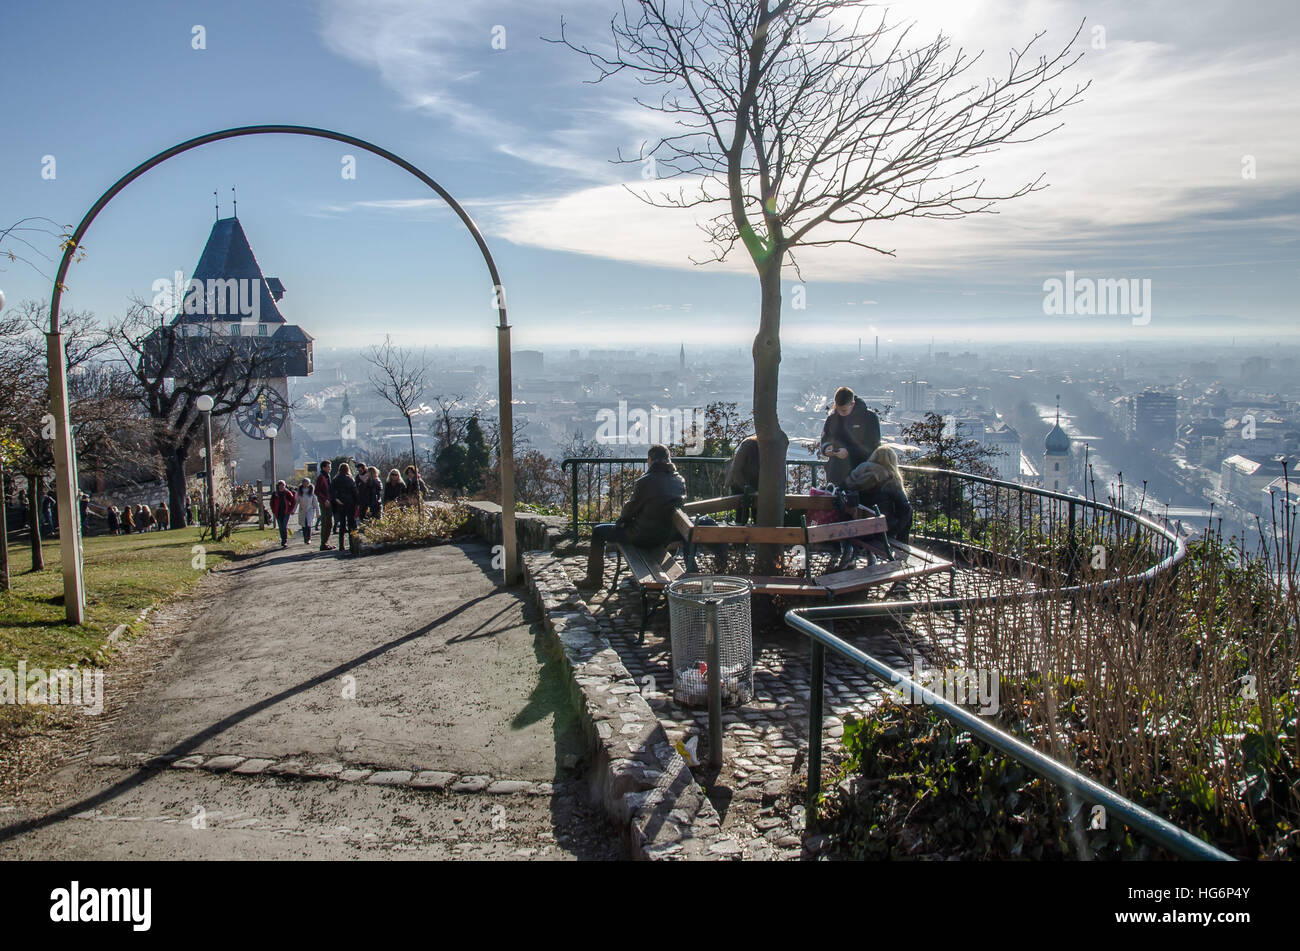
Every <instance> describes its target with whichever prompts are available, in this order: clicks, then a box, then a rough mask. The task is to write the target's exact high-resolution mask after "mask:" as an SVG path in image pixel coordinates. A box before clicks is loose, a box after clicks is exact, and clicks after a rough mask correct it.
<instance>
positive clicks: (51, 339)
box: [46, 125, 517, 624]
mask: <svg viewBox="0 0 1300 951" xmlns="http://www.w3.org/2000/svg"><path fill="white" fill-rule="evenodd" d="M246 135H305V136H311V137H313V138H318V139H330V140H333V141H335V142H343V143H345V144H347V145H351V146H354V147H355V148H358V149H361V150H363V151H366V152H370V153H371V154H373V155H378V156H379V157H380V158H383V159H387V160H388V161H389V162H391V163H393V164H394V165H396V166H397V167H398V168H402V169H405V170H406V171H407V172H409V173H411V174H412V175H414V176H415V177H416V178H418V179H419V180H420V181H421V182H423V183H424V184H425V185H427V186H429V188H431V189H432V190H433V191H434V193H435V194H437V196H438V197H439V198H441V199H442V200H443V201H445V202H446V203H447V205H448V206H449V207H450V208H451V210H452V211H454V212H455V213H456V215H457V217H459V218H460V220H461V223H462V224H464V225H465V227H466V228H467V229H468V230H469V233H470V234H471V235H472V236H473V238H474V242H475V243H476V244H477V245H478V249H479V251H480V252H481V253H482V255H483V260H484V262H485V263H486V264H487V268H488V274H489V275H490V276H491V278H492V288H493V298H494V300H495V302H496V305H497V315H498V324H497V330H498V352H497V353H498V365H499V374H500V380H499V383H500V387H499V389H500V392H499V393H498V408H499V412H500V417H501V500H502V507H501V508H502V513H501V515H502V518H501V522H502V525H501V527H502V543H503V548H504V554H505V566H504V567H505V581H506V584H512V583H514V581H515V578H516V567H517V556H516V544H515V530H514V522H515V518H514V515H515V506H514V447H513V442H514V438H513V437H514V432H513V418H512V417H513V413H512V412H511V410H512V407H511V402H510V396H511V392H512V390H511V386H510V324H509V321H508V320H507V318H506V298H505V292H504V289H503V286H502V283H501V275H500V273H499V272H498V271H497V266H496V262H495V261H494V260H493V259H492V252H491V251H489V250H488V246H487V242H486V241H485V240H484V239H483V234H482V232H480V231H479V229H478V225H476V224H475V223H474V220H473V219H472V218H470V216H469V214H468V213H467V212H466V211H465V209H464V208H462V207H461V206H460V203H459V202H458V201H456V199H455V198H453V197H452V196H451V194H450V193H449V192H448V191H447V190H446V189H445V188H443V187H442V186H441V185H439V184H438V183H437V182H436V181H434V180H433V178H431V177H430V176H429V175H427V174H426V173H425V172H424V171H422V170H421V169H419V168H418V167H416V166H415V165H412V164H411V163H410V162H408V161H407V160H406V159H404V158H402V157H401V156H400V155H397V154H395V153H393V152H390V151H388V150H387V149H385V148H381V147H380V146H378V145H375V144H374V143H373V142H367V141H366V140H365V139H359V138H357V137H356V136H354V135H347V134H346V133H343V132H335V131H333V130H332V129H320V128H316V127H314V126H299V125H250V126H238V127H236V128H233V129H223V130H221V131H220V132H209V133H207V134H205V135H200V136H196V137H194V138H192V139H187V140H185V141H184V142H181V143H179V144H177V145H173V146H172V147H171V148H169V149H165V150H163V151H162V152H159V153H158V154H157V155H155V156H153V157H152V158H150V159H147V160H146V161H144V162H141V163H140V164H139V165H137V166H136V167H135V168H133V169H131V171H129V172H127V173H126V174H125V175H123V176H122V177H121V178H119V179H118V180H117V181H116V182H114V183H113V185H112V187H110V188H109V189H108V190H107V191H106V192H104V194H102V195H100V196H99V200H98V201H96V202H95V204H94V205H92V206H91V208H90V210H89V211H88V212H86V214H85V217H83V218H82V219H81V223H80V224H78V225H77V227H76V230H75V231H73V233H72V236H71V237H70V238H69V240H68V241H67V242H66V244H65V246H64V250H63V258H62V260H60V262H59V270H58V273H57V274H56V275H55V277H54V289H53V292H52V293H51V296H50V329H49V333H48V334H47V335H46V339H47V342H48V348H47V359H48V360H49V368H50V395H51V400H52V403H53V404H54V405H53V406H52V409H53V410H54V417H55V425H56V429H57V433H56V436H57V439H56V445H55V453H54V455H55V463H56V465H55V475H56V482H57V486H58V502H59V515H60V519H61V524H63V525H64V526H68V528H65V530H64V531H63V532H62V533H61V536H60V537H61V541H60V546H61V549H62V556H63V594H64V606H65V611H66V614H67V618H68V621H69V623H72V624H80V623H81V622H82V619H83V615H84V613H85V591H84V582H83V573H82V564H81V544H80V533H79V531H77V527H79V523H78V520H77V519H78V515H77V509H76V504H75V503H76V497H75V492H76V463H75V456H74V452H73V445H72V439H71V433H70V426H69V419H68V412H67V405H68V389H67V379H66V374H65V373H64V372H63V368H64V359H65V358H64V349H63V339H62V335H61V334H60V332H59V307H60V304H61V303H62V299H63V290H64V284H63V281H64V278H66V277H67V274H68V268H69V266H70V265H71V264H72V257H73V255H74V254H76V252H77V249H78V248H80V246H81V241H82V239H83V238H84V237H85V234H86V232H87V230H89V228H90V225H91V223H92V222H93V221H94V220H95V218H96V217H98V216H99V213H100V212H101V211H103V210H104V207H105V206H106V205H107V204H108V203H109V202H110V201H112V200H113V199H114V198H115V197H117V195H118V193H119V192H121V191H122V190H123V189H124V188H126V186H127V185H130V184H131V183H132V182H133V181H135V180H136V179H137V178H139V177H140V176H142V175H144V174H145V173H146V172H148V171H149V170H150V169H153V168H155V167H156V166H158V165H161V164H162V163H163V162H165V161H167V160H168V159H170V158H174V157H176V156H177V155H180V154H182V153H184V152H188V151H190V150H191V149H196V148H198V147H199V146H201V145H208V144H209V143H212V142H220V141H221V140H223V139H235V138H240V137H242V136H246Z"/></svg>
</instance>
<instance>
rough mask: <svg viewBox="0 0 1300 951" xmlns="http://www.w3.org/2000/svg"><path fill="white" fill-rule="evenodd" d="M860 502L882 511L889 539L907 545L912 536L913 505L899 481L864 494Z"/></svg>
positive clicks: (890, 482) (888, 483) (887, 483)
mask: <svg viewBox="0 0 1300 951" xmlns="http://www.w3.org/2000/svg"><path fill="white" fill-rule="evenodd" d="M859 501H861V503H862V504H863V505H873V506H875V507H876V508H878V509H880V514H881V515H883V516H885V531H886V532H887V533H888V534H889V537H890V538H896V539H898V540H899V541H900V542H902V543H903V544H907V541H908V539H909V538H910V537H911V534H912V505H911V503H910V502H908V501H907V492H906V491H904V489H903V487H902V486H901V485H899V484H898V481H897V480H895V479H891V480H889V481H888V482H886V483H885V484H884V485H881V486H878V487H877V488H875V489H872V490H871V491H870V492H864V493H863V494H862V495H861V497H860V499H859Z"/></svg>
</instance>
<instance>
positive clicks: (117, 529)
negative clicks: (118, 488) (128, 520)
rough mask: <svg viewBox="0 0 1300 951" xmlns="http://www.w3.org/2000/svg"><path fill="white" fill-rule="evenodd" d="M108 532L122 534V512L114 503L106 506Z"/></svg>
mask: <svg viewBox="0 0 1300 951" xmlns="http://www.w3.org/2000/svg"><path fill="white" fill-rule="evenodd" d="M108 534H110V535H121V534H122V513H121V512H119V511H118V510H117V506H116V505H110V506H109V507H108Z"/></svg>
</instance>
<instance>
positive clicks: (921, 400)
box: [903, 376, 930, 413]
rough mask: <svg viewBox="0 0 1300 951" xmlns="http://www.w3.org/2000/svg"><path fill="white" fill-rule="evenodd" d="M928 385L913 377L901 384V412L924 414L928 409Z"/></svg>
mask: <svg viewBox="0 0 1300 951" xmlns="http://www.w3.org/2000/svg"><path fill="white" fill-rule="evenodd" d="M929 390H930V384H929V383H927V382H926V381H925V380H918V379H917V378H916V377H915V376H913V377H912V379H910V380H906V381H904V382H903V412H905V413H924V412H925V411H926V410H927V409H928V408H929Z"/></svg>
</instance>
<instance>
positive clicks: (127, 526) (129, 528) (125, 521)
mask: <svg viewBox="0 0 1300 951" xmlns="http://www.w3.org/2000/svg"><path fill="white" fill-rule="evenodd" d="M133 531H135V512H134V511H132V509H131V506H129V505H128V506H126V507H125V508H123V509H122V534H123V535H130V534H131V533H132V532H133Z"/></svg>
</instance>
